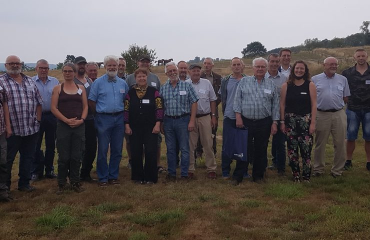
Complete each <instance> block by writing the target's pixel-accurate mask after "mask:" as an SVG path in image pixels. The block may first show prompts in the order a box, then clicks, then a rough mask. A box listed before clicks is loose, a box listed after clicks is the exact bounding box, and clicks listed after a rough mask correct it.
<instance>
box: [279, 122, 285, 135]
mask: <svg viewBox="0 0 370 240" xmlns="http://www.w3.org/2000/svg"><path fill="white" fill-rule="evenodd" d="M280 130H281V131H282V132H283V133H284V134H286V129H285V123H280Z"/></svg>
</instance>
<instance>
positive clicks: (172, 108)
mask: <svg viewBox="0 0 370 240" xmlns="http://www.w3.org/2000/svg"><path fill="white" fill-rule="evenodd" d="M165 73H166V75H167V77H168V78H169V79H168V80H167V82H166V83H165V84H164V85H163V86H162V87H161V91H160V94H161V96H162V98H163V103H164V109H165V111H164V114H165V117H164V121H163V128H162V133H164V135H165V137H166V145H167V165H168V175H167V180H169V181H176V141H178V142H179V146H180V151H181V178H182V179H188V170H189V132H191V131H193V130H194V127H195V115H196V111H197V101H198V99H199V98H198V96H197V94H196V93H195V91H194V88H193V87H192V86H191V85H190V84H189V83H187V82H184V81H180V80H179V77H178V70H177V67H176V64H175V63H174V62H169V63H167V64H166V66H165Z"/></svg>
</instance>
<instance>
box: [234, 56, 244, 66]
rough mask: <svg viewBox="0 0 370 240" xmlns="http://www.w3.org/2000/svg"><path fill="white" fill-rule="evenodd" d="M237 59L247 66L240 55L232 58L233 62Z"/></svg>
mask: <svg viewBox="0 0 370 240" xmlns="http://www.w3.org/2000/svg"><path fill="white" fill-rule="evenodd" d="M235 59H237V60H239V61H240V63H241V64H242V65H243V66H245V64H244V62H243V59H241V58H240V57H233V58H232V59H231V62H232V61H233V60H235Z"/></svg>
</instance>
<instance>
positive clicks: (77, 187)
mask: <svg viewBox="0 0 370 240" xmlns="http://www.w3.org/2000/svg"><path fill="white" fill-rule="evenodd" d="M71 188H72V190H73V191H75V192H76V193H81V192H83V191H85V189H84V188H83V187H82V185H81V183H72V184H71Z"/></svg>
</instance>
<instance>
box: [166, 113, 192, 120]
mask: <svg viewBox="0 0 370 240" xmlns="http://www.w3.org/2000/svg"><path fill="white" fill-rule="evenodd" d="M189 115H190V113H184V114H182V115H179V116H168V115H166V117H168V118H172V119H179V118H182V117H185V116H189Z"/></svg>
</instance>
